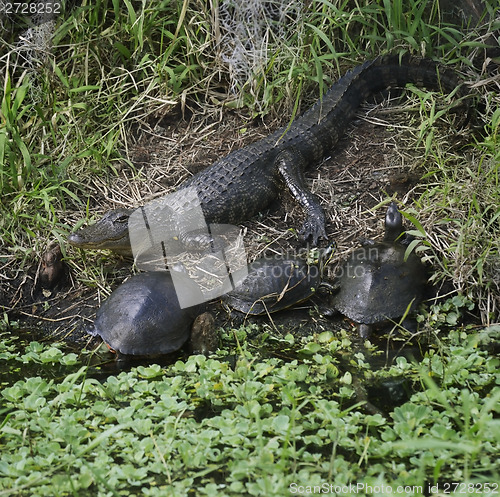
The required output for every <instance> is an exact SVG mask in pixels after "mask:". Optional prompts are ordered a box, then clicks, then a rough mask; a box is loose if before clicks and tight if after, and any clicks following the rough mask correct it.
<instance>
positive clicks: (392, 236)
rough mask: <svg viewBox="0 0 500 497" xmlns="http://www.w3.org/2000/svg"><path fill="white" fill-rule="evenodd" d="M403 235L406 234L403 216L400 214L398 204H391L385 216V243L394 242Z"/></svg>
mask: <svg viewBox="0 0 500 497" xmlns="http://www.w3.org/2000/svg"><path fill="white" fill-rule="evenodd" d="M402 233H404V228H403V216H402V215H401V212H399V210H398V206H397V204H396V202H391V203H390V204H389V207H388V209H387V214H386V215H385V236H384V241H386V242H394V241H396V240H397V238H398V237H399V236H401V234H402Z"/></svg>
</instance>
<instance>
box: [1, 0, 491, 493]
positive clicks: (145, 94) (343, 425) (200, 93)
mask: <svg viewBox="0 0 500 497" xmlns="http://www.w3.org/2000/svg"><path fill="white" fill-rule="evenodd" d="M236 3H237V2H235V4H236ZM240 3H243V2H240ZM233 8H234V7H228V6H227V4H225V3H223V2H219V1H217V0H216V1H214V2H203V1H198V0H192V1H188V0H184V1H180V0H178V1H174V0H142V1H138V0H137V1H136V0H99V1H87V0H83V1H82V2H81V5H80V6H79V7H74V8H73V10H71V11H68V12H67V13H65V14H63V15H61V16H59V17H58V18H56V19H55V20H54V34H53V37H52V41H51V43H49V41H50V36H49V38H47V39H45V42H46V45H43V44H40V43H39V42H38V44H34V45H29V44H28V45H26V44H24V45H23V43H20V41H19V35H20V34H25V29H26V20H25V19H23V18H22V17H21V16H19V17H16V18H15V19H14V20H15V22H14V23H13V22H12V19H7V18H6V17H1V14H0V32H2V33H3V34H2V35H0V37H2V39H1V40H0V41H1V42H2V43H0V75H1V76H0V81H1V87H0V100H1V106H0V191H1V198H0V240H1V242H0V247H1V253H0V262H1V264H2V272H5V273H6V274H9V275H11V274H12V273H15V272H16V271H18V270H19V268H23V267H28V266H29V265H31V264H33V263H34V259H35V255H36V254H40V253H42V252H43V250H44V249H45V247H46V245H47V242H48V240H53V239H54V238H55V239H58V240H60V241H61V242H62V243H61V245H62V248H63V251H64V240H65V238H66V236H67V234H68V232H69V231H71V230H72V229H73V227H74V225H75V224H76V221H77V220H81V217H82V213H83V212H86V213H87V216H89V215H90V213H91V212H92V214H93V213H95V211H96V210H97V207H98V206H100V207H101V208H102V207H103V204H102V202H103V201H104V199H103V198H97V199H95V198H94V196H93V186H92V185H93V183H92V182H93V181H94V180H95V178H100V179H102V180H103V181H104V182H106V181H107V180H109V179H113V178H116V177H118V176H119V174H120V167H121V165H122V164H123V162H124V161H126V159H124V158H123V156H126V155H127V154H126V153H125V152H126V151H127V150H128V148H129V146H130V144H131V143H132V141H133V137H134V136H135V134H134V133H136V131H137V128H138V127H140V126H141V125H144V126H146V127H147V126H151V127H153V124H152V123H155V122H157V121H159V120H160V119H162V118H163V117H165V116H166V115H168V112H169V111H171V109H173V108H175V107H177V108H179V110H180V112H185V113H186V114H189V113H190V112H194V113H199V114H200V115H203V114H205V113H206V115H207V120H209V119H213V116H215V115H218V114H219V113H220V112H221V109H223V110H226V111H227V112H229V111H232V112H235V111H237V112H239V113H240V114H239V115H240V117H241V122H242V123H251V122H252V120H253V119H256V118H258V119H261V118H263V117H269V116H274V118H276V116H281V124H285V123H286V121H287V120H288V119H291V118H292V117H293V116H294V115H295V114H297V113H300V112H301V110H303V109H304V108H306V107H307V106H308V105H309V104H310V103H312V102H313V101H314V100H315V99H316V98H317V97H318V96H319V95H321V94H322V93H324V92H325V91H326V90H327V88H328V86H329V85H330V84H331V82H332V81H334V80H336V79H337V78H338V77H339V76H340V75H341V74H343V73H344V72H345V71H346V70H347V69H348V68H350V67H352V66H353V65H355V64H357V63H359V62H360V61H362V60H364V59H366V58H368V57H373V56H376V55H378V54H380V53H385V52H387V51H396V52H412V53H414V54H419V55H424V56H429V57H434V58H437V59H439V60H441V61H442V62H443V63H444V64H450V65H453V66H455V67H458V68H460V70H461V71H462V72H463V73H464V77H465V79H466V80H468V81H473V82H475V83H476V84H475V89H474V92H475V95H476V99H475V105H477V106H478V107H479V108H480V112H478V115H477V116H476V121H475V122H474V129H472V128H467V127H466V126H465V127H464V126H461V125H460V123H459V122H458V121H459V119H458V118H459V117H460V116H457V115H456V114H453V113H450V112H448V110H449V106H450V105H451V104H452V100H453V98H451V99H450V101H445V102H442V101H439V99H438V98H437V96H436V95H435V94H432V93H429V92H426V91H424V90H420V89H419V90H416V89H410V90H409V92H408V93H410V97H409V99H408V101H407V102H408V103H407V104H405V105H406V109H407V111H408V115H409V116H412V117H411V118H410V119H408V122H405V125H407V127H408V137H407V141H408V149H410V150H412V152H413V154H414V156H415V157H417V158H418V160H417V162H418V163H419V165H421V166H423V167H424V169H425V171H426V173H425V181H427V184H426V188H425V190H423V191H422V193H421V195H420V196H418V197H417V198H416V199H415V200H414V208H413V209H407V213H406V215H407V217H408V218H409V219H410V220H411V221H413V224H414V225H415V230H414V234H415V235H416V237H417V241H416V245H415V246H414V247H412V248H413V249H415V250H417V251H418V252H419V253H420V254H421V255H423V256H424V257H425V258H426V259H427V260H428V261H429V262H431V263H432V264H433V267H434V268H435V269H436V272H435V275H434V279H435V280H436V281H446V282H447V284H449V285H450V290H451V291H453V292H454V293H455V292H458V293H459V294H458V295H456V296H455V297H454V298H453V299H451V300H450V301H447V302H445V303H443V304H440V305H438V304H436V305H433V306H430V308H429V310H428V311H427V313H426V314H424V315H423V316H421V317H420V318H419V319H420V322H421V325H422V330H423V331H422V335H425V336H426V337H427V340H428V341H429V343H430V345H429V347H428V350H427V349H426V350H423V351H422V356H423V359H422V360H420V361H412V360H410V359H406V358H404V357H400V358H398V359H397V360H396V362H395V364H394V365H392V366H388V367H376V366H374V365H372V364H371V363H369V362H368V360H367V356H369V355H371V356H373V357H382V358H383V357H384V356H383V351H380V350H378V348H377V347H374V346H370V345H369V344H367V345H366V347H367V348H368V350H367V351H366V350H365V349H363V353H362V352H361V350H359V351H358V349H357V348H356V346H355V344H353V343H352V342H351V338H350V337H351V335H348V334H346V333H343V332H342V333H338V334H332V333H331V332H329V331H327V332H325V333H322V334H320V335H317V336H312V337H309V338H308V339H307V340H304V341H299V340H298V339H294V338H293V337H292V336H290V335H287V333H286V330H285V331H284V333H283V335H284V338H283V337H282V338H280V337H276V336H275V335H276V334H277V333H276V330H273V331H274V332H273V334H272V335H273V336H269V337H266V336H261V337H260V338H259V341H258V343H255V340H250V339H249V338H248V337H247V333H249V329H248V328H241V329H239V330H227V331H226V332H225V334H224V337H223V338H224V340H223V347H222V349H221V351H220V352H218V354H217V355H214V356H212V357H210V358H205V357H202V356H192V357H189V358H188V359H186V360H183V361H181V360H179V361H178V362H176V363H175V364H173V365H171V366H168V367H160V366H159V365H150V366H147V367H146V366H142V367H136V368H132V369H131V370H130V371H129V372H122V373H120V374H117V375H110V376H109V377H107V378H106V379H103V378H102V376H99V375H98V374H97V373H96V370H95V369H94V368H93V367H88V366H87V360H89V361H90V353H86V352H84V353H82V354H81V355H80V356H76V355H75V354H69V355H68V354H66V353H65V352H64V351H63V349H62V348H61V347H60V346H57V345H41V344H39V343H38V342H32V343H31V344H21V343H20V340H18V339H17V338H16V337H15V336H10V335H8V334H7V333H3V334H2V335H1V336H0V338H1V341H0V361H2V363H3V366H2V367H5V369H4V370H2V371H1V372H0V373H1V375H2V376H0V377H1V379H2V391H1V393H0V453H1V455H2V457H1V460H0V497H1V496H3V495H15V496H24V495H26V496H38V495H40V496H42V495H43V496H46V495H61V496H64V495H73V496H84V495H85V496H87V495H99V496H108V495H109V496H114V495H217V496H224V495H228V496H229V495H266V496H272V495H277V496H282V495H290V494H292V490H291V489H292V488H293V487H291V486H290V485H292V484H293V483H294V482H295V483H297V485H303V486H306V485H321V484H323V483H327V484H334V485H348V484H349V483H364V484H369V485H373V486H376V485H389V484H390V485H391V486H392V488H393V489H394V490H393V493H392V494H394V493H395V491H396V490H395V489H396V487H397V486H398V485H406V486H408V485H416V486H425V487H424V491H426V490H427V487H426V486H427V485H429V484H436V483H439V484H440V485H441V486H440V487H439V491H440V492H442V493H441V494H442V495H445V493H444V492H445V489H444V488H443V486H442V484H443V483H446V482H448V483H449V482H459V483H463V484H474V485H478V486H476V487H474V490H475V491H476V490H479V489H481V488H482V489H483V492H482V493H483V494H484V493H486V494H488V492H487V491H485V489H486V487H484V486H483V487H480V486H479V485H484V484H486V483H494V482H498V481H500V475H499V472H498V467H499V462H500V458H499V455H498V454H499V447H500V424H499V422H498V418H499V404H500V403H499V401H500V375H499V370H500V367H499V360H498V359H497V358H496V357H495V356H494V352H492V351H494V350H497V349H495V347H498V345H497V344H498V335H499V332H498V327H495V326H489V327H487V326H488V325H490V324H491V323H494V322H495V321H498V316H499V309H500V254H499V247H500V238H499V237H500V235H499V233H500V229H499V223H500V210H499V209H500V198H499V195H500V194H499V191H500V190H499V183H498V181H499V179H498V177H499V165H500V143H499V140H500V137H499V134H500V133H499V125H500V111H499V110H498V109H499V107H500V97H499V94H498V73H492V74H488V73H485V72H483V68H482V61H484V50H485V47H486V45H485V43H486V42H487V36H486V35H485V34H484V33H485V32H492V31H494V30H498V29H499V28H500V25H499V24H498V21H496V22H491V23H490V24H489V25H485V26H484V27H483V28H484V29H483V30H482V31H481V30H479V29H478V30H477V31H474V30H470V31H468V32H467V33H464V30H463V29H461V28H460V27H457V26H454V25H448V24H446V23H444V22H442V20H441V11H440V8H439V4H438V2H437V1H432V2H428V1H425V0H405V1H403V0H400V1H396V2H389V1H384V0H378V1H376V2H369V1H367V0H366V1H358V2H351V1H337V0H332V1H328V0H312V1H311V2H308V3H307V7H306V8H301V7H300V3H298V2H297V3H294V2H287V7H286V9H285V10H284V11H283V13H282V14H283V16H284V20H283V19H282V20H281V21H280V22H273V21H272V19H271V17H267V18H266V19H269V21H268V22H264V23H262V25H259V26H258V31H257V34H255V33H254V36H253V42H252V43H253V44H252V45H249V44H248V40H247V45H246V46H247V48H248V47H249V46H250V48H251V50H252V52H251V53H253V54H254V55H253V56H250V55H251V54H249V53H245V52H244V50H243V48H245V44H243V45H242V47H240V52H238V51H234V50H233V51H232V48H234V47H235V46H236V45H235V44H236V41H235V39H234V38H231V36H232V34H231V33H234V32H235V31H234V29H232V30H231V29H229V28H228V26H229V24H228V22H229V19H231V18H232V17H231V16H232V15H233V16H234V11H233V10H231V9H233ZM495 9H496V10H495ZM486 11H487V14H488V15H487V18H491V19H494V18H495V16H496V17H498V6H497V5H496V2H493V1H490V2H487V3H486ZM247 17H248V16H247ZM49 34H51V31H50V30H49ZM39 35H40V36H41V34H40V33H39ZM497 36H498V34H497ZM24 38H26V36H25V37H24ZM241 50H243V52H241ZM257 52H258V53H261V54H263V56H262V57H256V56H255V53H257ZM238 53H240V55H241V54H242V53H243V55H241V58H239V59H238V58H237V55H238ZM228 61H231V63H229V62H228ZM496 63H497V64H498V61H496ZM497 71H498V69H497ZM495 78H496V79H495ZM283 116H285V118H284V119H283ZM455 120H456V121H457V122H456V123H455V122H454V121H455ZM443 123H444V124H443ZM472 131H474V133H472ZM124 151H125V152H124ZM130 167H131V168H132V170H133V171H134V174H135V175H136V177H137V179H138V181H139V182H140V181H144V177H145V176H144V174H145V173H144V171H142V170H137V169H135V168H134V167H135V166H133V165H130ZM417 219H418V220H419V221H417ZM81 257H82V258H84V257H88V259H87V260H84V263H83V266H82V263H81V262H80V261H75V260H73V259H72V260H69V261H68V263H69V264H71V265H72V267H73V268H74V269H77V270H75V271H74V273H75V274H77V275H78V279H79V280H80V281H85V283H86V284H88V285H91V286H92V287H94V288H103V286H104V285H105V283H103V282H105V281H106V277H105V274H106V271H107V269H103V264H101V262H102V259H99V260H98V261H96V260H95V259H92V261H90V259H91V258H92V256H85V255H84V254H82V255H81ZM89 261H90V262H89ZM77 264H79V266H77ZM127 271H128V270H127ZM3 281H4V279H3V274H2V278H1V279H0V285H2V284H3ZM2 290H3V289H2V288H0V298H2V299H4V298H5V297H4V295H3V291H2ZM14 300H15V299H14ZM14 300H12V301H10V300H9V301H8V302H9V304H11V303H12V302H13V301H14ZM0 305H2V308H3V309H4V311H5V314H4V316H3V323H2V325H1V328H0V329H2V330H3V329H5V328H8V326H6V325H7V324H9V325H12V322H9V320H10V319H11V318H10V317H9V316H8V314H7V311H9V308H8V306H7V305H6V304H5V300H2V301H0ZM472 309H474V312H476V313H478V311H479V314H480V318H481V320H482V322H483V326H485V329H484V330H482V331H480V330H479V329H478V328H472V327H470V328H467V327H463V328H462V327H459V323H460V318H461V316H463V314H465V312H466V310H472ZM450 327H451V331H450ZM263 350H264V351H265V350H268V351H269V350H273V351H274V352H273V353H270V354H269V355H270V356H271V357H268V356H264V355H262V354H264V352H262V351H263ZM276 351H279V354H278V353H276ZM282 351H283V353H281V352H282ZM365 352H366V353H365ZM383 362H384V361H382V363H383ZM401 378H404V379H405V382H408V384H409V387H410V388H409V390H410V393H409V398H408V399H407V401H405V400H402V401H401V402H399V403H398V404H397V405H396V407H394V408H390V409H387V415H383V414H385V413H382V412H381V413H376V412H371V411H370V409H369V404H366V398H364V395H363V392H360V391H359V388H358V386H359V385H358V384H359V383H361V384H365V383H366V384H367V385H374V384H379V383H383V382H384V381H386V380H387V381H388V382H391V381H393V380H394V381H399V380H400V379H401ZM386 395H387V396H388V397H390V395H389V394H386ZM471 488H472V487H468V489H469V490H470V489H471ZM497 490H498V488H497ZM367 493H369V492H363V491H360V492H358V494H359V495H364V494H367ZM438 493H439V492H438ZM468 493H469V494H470V493H474V492H472V491H468ZM476 493H479V492H476ZM380 494H383V492H381V493H380ZM407 494H408V492H407ZM409 494H410V495H411V494H412V493H411V491H410V492H409ZM413 494H414V495H419V494H421V492H418V491H417V490H415V491H414V492H413Z"/></svg>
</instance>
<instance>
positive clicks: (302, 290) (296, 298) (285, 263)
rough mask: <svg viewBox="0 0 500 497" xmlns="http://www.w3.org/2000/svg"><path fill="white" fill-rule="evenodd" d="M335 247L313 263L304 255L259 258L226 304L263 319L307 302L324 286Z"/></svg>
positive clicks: (226, 296) (225, 297)
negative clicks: (325, 268)
mask: <svg viewBox="0 0 500 497" xmlns="http://www.w3.org/2000/svg"><path fill="white" fill-rule="evenodd" d="M333 247H334V245H333V244H332V245H330V246H329V247H327V248H326V249H322V250H319V251H320V255H319V258H317V259H316V261H315V263H313V264H310V263H309V262H308V260H307V259H306V258H304V257H300V256H293V255H291V256H289V255H287V254H275V255H271V256H264V257H260V258H258V259H256V260H255V261H253V262H252V263H250V264H249V266H248V275H247V276H246V277H245V278H244V279H243V281H241V283H240V284H239V285H238V286H237V287H236V288H235V289H234V290H233V291H231V292H229V293H227V294H225V295H224V296H223V302H224V303H225V304H226V305H227V306H229V307H231V308H232V309H235V310H236V311H239V312H242V313H245V314H247V315H252V316H259V315H262V314H268V313H273V312H278V311H281V310H283V309H286V308H289V307H292V306H293V305H295V304H298V303H300V302H303V301H305V300H307V299H308V298H310V297H311V296H312V295H314V294H315V292H316V290H317V289H318V288H319V287H320V285H322V280H321V276H322V272H323V267H324V265H325V264H326V262H327V261H328V260H329V256H330V255H331V253H332V251H333Z"/></svg>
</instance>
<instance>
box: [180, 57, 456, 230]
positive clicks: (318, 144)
mask: <svg viewBox="0 0 500 497" xmlns="http://www.w3.org/2000/svg"><path fill="white" fill-rule="evenodd" d="M407 83H413V84H415V85H417V86H422V87H427V88H429V89H436V90H441V89H442V90H443V91H446V92H451V91H453V90H455V89H456V88H457V86H459V85H460V82H459V79H458V78H457V74H456V73H455V72H454V71H453V70H451V69H447V68H444V67H443V66H441V65H439V64H437V63H436V62H433V61H431V60H429V59H422V58H418V57H413V56H410V55H405V56H403V57H402V58H401V59H400V57H399V56H397V55H388V56H383V57H379V58H377V59H375V60H372V61H368V62H365V63H364V64H362V65H360V66H357V67H355V68H354V69H352V70H351V71H349V72H348V73H347V74H345V75H344V76H343V77H342V78H341V79H340V80H339V81H338V82H337V83H335V84H334V85H333V86H332V87H331V88H330V90H329V91H328V92H327V93H326V94H325V95H324V96H323V98H322V99H320V100H318V102H317V103H316V104H315V105H313V106H312V107H311V108H310V109H309V110H308V111H306V112H305V113H304V114H303V115H302V116H300V117H298V118H297V119H296V120H295V121H294V122H293V123H292V124H291V126H290V127H289V128H288V129H287V128H281V129H279V130H277V131H276V132H274V133H273V134H271V135H270V136H268V137H266V138H264V139H263V140H260V141H258V142H256V143H253V144H251V145H249V146H247V147H244V148H242V149H239V150H236V151H234V152H232V153H230V154H229V155H227V156H226V157H224V158H222V159H220V160H218V161H217V162H215V163H214V164H213V165H212V166H210V167H208V168H207V169H205V170H203V171H201V172H200V173H198V174H197V175H195V176H193V177H192V178H190V179H189V180H187V181H186V182H185V183H184V184H183V185H182V186H183V187H184V186H194V187H195V188H196V189H197V192H198V196H199V198H200V201H201V204H202V207H203V211H204V213H205V216H206V217H207V220H208V221H209V222H229V223H238V222H241V221H242V220H244V219H248V218H249V217H251V216H253V215H254V214H256V213H257V212H258V211H259V210H262V209H263V208H265V207H266V206H267V205H268V204H269V203H270V202H271V201H272V200H273V199H274V198H275V197H276V194H277V191H278V189H279V186H278V183H279V180H280V175H279V174H278V172H277V167H276V166H277V164H276V159H277V157H278V156H279V155H280V153H282V152H283V151H284V150H290V151H292V154H293V157H294V159H293V158H292V159H291V160H295V162H296V163H297V169H303V168H304V167H309V166H310V165H312V164H317V163H318V162H319V161H320V160H321V159H322V158H323V157H324V156H325V155H326V154H327V153H328V152H329V151H330V150H331V149H332V148H333V146H334V145H335V144H336V143H337V142H338V140H339V139H340V137H341V136H342V135H343V133H344V132H345V130H346V129H347V127H348V124H349V123H350V121H351V120H352V119H353V117H354V115H355V113H356V111H357V110H358V108H359V106H360V104H361V103H362V102H363V101H365V100H366V99H367V98H368V97H370V96H371V95H374V94H377V93H378V92H380V91H382V90H385V89H387V88H390V87H402V86H404V85H406V84H407ZM288 186H290V185H288ZM300 187H301V188H302V187H303V185H300ZM301 188H299V190H300V189H301ZM292 193H293V194H294V195H295V192H294V191H293V188H292ZM302 193H303V192H301V191H299V192H298V195H299V198H298V200H299V202H300V201H301V200H302V199H301V198H300V196H301V195H302ZM308 201H309V199H308V200H307V201H306V202H301V203H303V204H304V203H307V202H308ZM306 208H307V206H306Z"/></svg>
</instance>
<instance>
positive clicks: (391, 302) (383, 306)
mask: <svg viewBox="0 0 500 497" xmlns="http://www.w3.org/2000/svg"><path fill="white" fill-rule="evenodd" d="M402 233H403V227H402V218H401V213H400V212H399V211H398V209H397V206H396V204H395V203H391V205H390V206H389V208H388V211H387V216H386V235H385V241H383V242H378V243H374V242H368V243H365V245H364V246H363V247H360V248H358V249H356V250H355V251H354V252H352V253H351V255H350V256H349V258H348V259H347V261H346V262H345V263H344V264H343V265H342V266H341V268H340V271H339V272H338V273H337V283H338V285H337V286H338V287H339V289H338V292H337V293H336V295H335V296H334V298H333V305H334V307H335V308H336V309H337V310H338V311H340V312H341V313H342V314H344V315H345V316H347V317H348V318H350V319H352V320H353V321H355V322H357V323H363V324H373V323H379V322H381V321H384V320H387V319H393V318H398V317H401V316H403V315H404V314H405V313H406V310H407V308H408V306H409V305H410V303H411V308H410V309H413V308H414V307H415V306H417V305H418V304H419V302H420V301H421V300H422V295H423V293H424V289H425V285H426V281H427V277H426V271H425V267H424V265H423V264H422V262H421V260H420V258H419V257H418V256H416V255H415V254H414V253H413V252H412V253H411V254H410V255H409V257H408V259H407V260H405V252H406V248H407V247H406V245H405V244H404V243H402V242H400V241H399V238H398V237H401V234H402Z"/></svg>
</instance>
